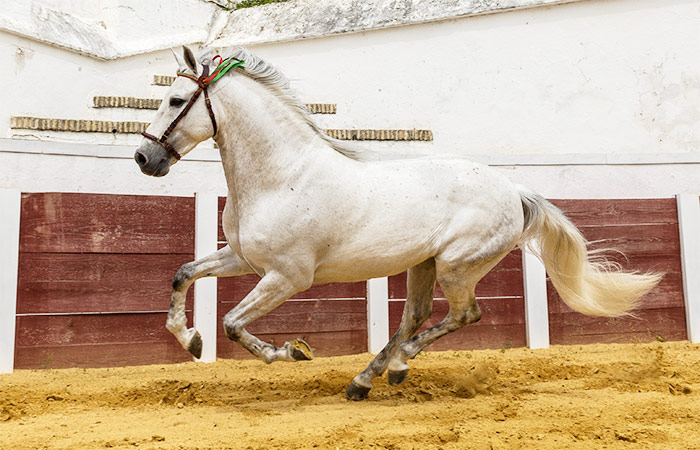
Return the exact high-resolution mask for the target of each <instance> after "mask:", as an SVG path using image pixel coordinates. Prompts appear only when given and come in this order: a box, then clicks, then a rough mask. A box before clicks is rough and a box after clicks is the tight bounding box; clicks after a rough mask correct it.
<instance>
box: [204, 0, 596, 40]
mask: <svg viewBox="0 0 700 450" xmlns="http://www.w3.org/2000/svg"><path fill="white" fill-rule="evenodd" d="M579 1H583V0H411V1H396V0H361V1H353V2H344V1H338V0H314V1H294V0H292V1H289V2H284V3H272V4H268V5H264V6H260V7H256V8H244V9H240V10H237V11H235V12H233V13H231V14H228V15H226V16H221V18H220V19H219V22H218V23H219V27H220V28H219V30H218V31H217V32H215V33H211V34H210V36H213V37H212V38H210V40H209V41H208V42H206V44H207V45H211V46H214V47H227V46H230V45H253V44H264V43H270V42H284V41H294V40H298V39H309V38H318V37H323V36H330V35H337V34H345V33H356V32H362V31H371V30H377V29H383V28H393V27H399V26H404V25H415V24H422V23H430V22H439V21H442V20H450V19H458V18H463V17H472V16H479V15H484V14H494V13H501V12H508V11H513V10H518V9H527V8H536V7H540V6H552V5H560V4H565V3H574V2H579ZM329 18H334V19H332V20H331V19H329ZM335 18H338V19H337V20H336V19H335Z"/></svg>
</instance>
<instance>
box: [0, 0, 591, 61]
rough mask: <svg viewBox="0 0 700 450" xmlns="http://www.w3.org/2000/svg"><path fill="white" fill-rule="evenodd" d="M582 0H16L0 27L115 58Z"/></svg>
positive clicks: (0, 17)
mask: <svg viewBox="0 0 700 450" xmlns="http://www.w3.org/2000/svg"><path fill="white" fill-rule="evenodd" d="M579 1H584V0H411V1H396V0H357V1H353V2H343V1H339V0H314V1H310V0H291V1H288V2H284V3H273V4H268V5H262V6H258V7H254V8H243V9H239V10H235V11H227V10H225V9H222V8H221V7H220V6H218V5H216V4H214V3H212V2H208V1H205V0H178V1H177V2H173V0H158V1H157V0H153V1H151V2H139V1H137V0H113V1H112V2H110V4H109V5H107V6H108V7H107V8H104V9H102V10H101V11H102V12H99V13H96V14H97V15H96V16H95V15H94V14H91V13H95V11H81V10H80V9H76V7H75V6H74V5H70V4H61V3H60V2H55V3H51V2H48V3H47V4H42V3H37V2H15V3H9V4H8V5H7V8H6V9H5V10H4V11H3V14H2V15H0V30H2V31H5V32H8V33H12V34H17V35H19V36H23V37H26V38H29V39H32V40H35V41H39V42H44V43H47V44H50V45H54V46H57V47H61V48H64V49H66V50H70V51H73V52H76V53H80V54H83V55H86V56H89V57H92V58H96V59H101V60H114V59H121V58H127V57H130V56H134V55H138V54H143V53H148V52H154V51H159V50H165V49H167V48H169V47H176V46H180V45H185V44H203V45H205V46H213V47H225V46H230V45H254V44H263V43H271V42H283V41H293V40H298V39H308V38H317V37H322V36H329V35H338V34H344V33H356V32H362V31H371V30H377V29H383V28H392V27H398V26H403V25H414V24H420V23H429V22H437V21H441V20H449V19H456V18H463V17H471V16H478V15H483V14H493V13H499V12H507V11H512V10H517V9H526V8H535V7H540V6H552V5H559V4H565V3H573V2H579ZM154 11H158V14H153V12H154ZM115 17H116V18H117V19H118V20H115ZM149 18H152V19H150V20H149ZM144 19H146V20H144Z"/></svg>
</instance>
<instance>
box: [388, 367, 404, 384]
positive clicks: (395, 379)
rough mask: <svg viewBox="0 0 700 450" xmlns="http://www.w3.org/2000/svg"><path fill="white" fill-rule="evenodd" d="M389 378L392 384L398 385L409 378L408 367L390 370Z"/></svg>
mask: <svg viewBox="0 0 700 450" xmlns="http://www.w3.org/2000/svg"><path fill="white" fill-rule="evenodd" d="M388 378H389V384H390V385H392V386H398V385H399V384H401V383H403V382H404V381H406V378H408V369H405V370H395V371H391V370H390V371H389V376H388Z"/></svg>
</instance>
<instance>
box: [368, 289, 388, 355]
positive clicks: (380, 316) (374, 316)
mask: <svg viewBox="0 0 700 450" xmlns="http://www.w3.org/2000/svg"><path fill="white" fill-rule="evenodd" d="M388 342H389V279H388V278H386V277H384V278H373V279H371V280H367V349H368V350H369V352H370V353H374V354H377V353H379V352H380V351H381V350H382V349H383V348H384V346H385V345H386V344H387V343H388Z"/></svg>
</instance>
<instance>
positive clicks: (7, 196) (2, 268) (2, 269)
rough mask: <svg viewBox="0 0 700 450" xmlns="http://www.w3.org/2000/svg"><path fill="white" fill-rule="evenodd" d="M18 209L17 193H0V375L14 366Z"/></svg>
mask: <svg viewBox="0 0 700 450" xmlns="http://www.w3.org/2000/svg"><path fill="white" fill-rule="evenodd" d="M21 205H22V195H21V193H20V192H19V191H18V190H15V189H0V211H2V218H1V219H0V373H11V372H12V371H13V369H14V366H15V321H16V320H17V317H16V314H17V271H18V270H19V218H20V209H21Z"/></svg>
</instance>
